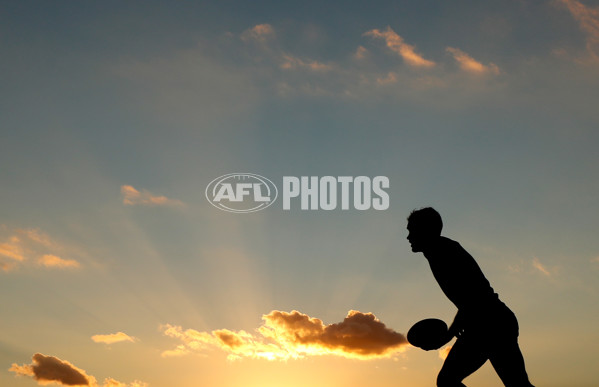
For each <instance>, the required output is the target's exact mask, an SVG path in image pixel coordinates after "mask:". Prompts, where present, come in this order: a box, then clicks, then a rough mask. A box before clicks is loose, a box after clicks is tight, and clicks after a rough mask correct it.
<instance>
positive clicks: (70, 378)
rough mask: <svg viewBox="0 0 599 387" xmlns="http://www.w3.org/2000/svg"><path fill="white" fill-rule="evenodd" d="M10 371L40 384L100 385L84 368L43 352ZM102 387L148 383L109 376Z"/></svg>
mask: <svg viewBox="0 0 599 387" xmlns="http://www.w3.org/2000/svg"><path fill="white" fill-rule="evenodd" d="M9 371H11V372H14V373H16V374H17V375H21V376H31V377H33V379H35V380H36V381H37V382H38V383H39V384H41V385H45V384H48V383H56V384H59V385H62V386H89V387H100V385H99V384H98V382H97V381H96V378H94V377H93V376H90V375H87V374H86V373H85V371H84V370H82V369H80V368H77V367H75V366H74V365H73V364H71V363H69V362H68V361H66V360H61V359H59V358H57V357H54V356H46V355H43V354H41V353H36V354H35V355H33V362H32V363H31V364H23V365H18V364H16V363H13V364H12V366H11V367H10V368H9ZM102 387H148V384H147V383H145V382H141V381H139V380H136V381H134V382H132V383H130V384H126V383H122V382H119V381H118V380H115V379H112V378H107V379H105V380H104V383H103V384H102Z"/></svg>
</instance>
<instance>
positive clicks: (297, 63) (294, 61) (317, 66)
mask: <svg viewBox="0 0 599 387" xmlns="http://www.w3.org/2000/svg"><path fill="white" fill-rule="evenodd" d="M281 68H282V69H286V70H289V69H299V68H303V69H308V70H312V71H329V70H332V69H333V65H331V64H326V63H321V62H318V61H316V60H312V59H300V58H297V57H294V56H292V55H289V54H283V63H282V64H281Z"/></svg>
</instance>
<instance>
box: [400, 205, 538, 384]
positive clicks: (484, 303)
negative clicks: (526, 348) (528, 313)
mask: <svg viewBox="0 0 599 387" xmlns="http://www.w3.org/2000/svg"><path fill="white" fill-rule="evenodd" d="M442 228H443V221H442V220H441V215H439V213H438V212H437V211H435V210H434V209H433V208H431V207H427V208H423V209H420V210H414V211H412V213H411V214H410V216H409V217H408V241H409V242H410V245H411V246H412V251H413V252H415V253H417V252H422V253H423V254H424V256H425V257H426V259H427V260H428V263H429V265H430V267H431V270H432V272H433V275H434V276H435V279H436V280H437V282H438V283H439V286H441V289H442V290H443V292H444V293H445V295H446V296H447V298H449V300H450V301H451V302H453V303H454V304H455V306H457V308H458V313H457V315H456V317H455V319H454V321H453V323H452V324H451V326H450V327H449V333H448V337H447V341H448V342H449V340H451V338H453V337H454V336H455V337H457V338H458V339H457V341H456V342H455V344H454V345H453V347H452V348H451V351H450V352H449V355H448V356H447V359H445V363H444V364H443V367H442V368H441V371H440V372H439V376H438V377H437V386H438V387H465V385H464V384H463V383H462V380H464V379H465V378H466V377H467V376H468V375H470V374H472V373H473V372H474V371H476V370H477V369H479V368H480V367H481V366H482V365H483V364H484V363H485V362H486V361H487V360H490V361H491V364H492V365H493V368H495V371H497V374H498V375H499V377H500V378H501V380H502V381H503V384H504V385H505V386H508V387H531V386H532V384H531V383H530V382H529V381H528V375H527V374H526V369H525V367H524V358H523V357H522V352H520V347H519V346H518V321H517V320H516V316H515V315H514V313H512V311H511V310H510V309H509V308H508V307H507V306H506V305H505V304H504V303H503V302H501V301H500V300H499V297H498V296H497V294H496V293H495V292H494V291H493V288H492V287H491V285H490V284H489V281H487V279H486V278H485V276H484V274H483V272H482V271H481V270H480V268H479V266H478V264H477V263H476V261H475V260H474V258H472V256H471V255H470V254H468V252H467V251H466V250H464V248H463V247H462V246H461V245H460V244H459V243H458V242H456V241H453V240H451V239H449V238H445V237H443V236H441V229H442ZM425 349H433V348H425ZM533 387H534V386H533Z"/></svg>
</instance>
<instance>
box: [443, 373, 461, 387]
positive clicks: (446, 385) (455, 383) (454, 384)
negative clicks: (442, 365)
mask: <svg viewBox="0 0 599 387" xmlns="http://www.w3.org/2000/svg"><path fill="white" fill-rule="evenodd" d="M437 387H465V386H464V385H463V384H462V379H460V378H459V377H457V376H456V375H455V374H453V373H451V372H447V371H445V370H443V369H441V372H439V375H438V376H437Z"/></svg>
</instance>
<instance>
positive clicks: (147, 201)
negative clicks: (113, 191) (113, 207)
mask: <svg viewBox="0 0 599 387" xmlns="http://www.w3.org/2000/svg"><path fill="white" fill-rule="evenodd" d="M121 195H122V196H123V204H124V205H129V206H136V205H144V206H182V205H183V202H181V201H179V200H176V199H169V198H167V197H166V196H155V195H154V194H152V193H151V192H149V191H147V190H145V189H142V190H141V191H138V190H136V189H135V188H133V186H130V185H123V186H121Z"/></svg>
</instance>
